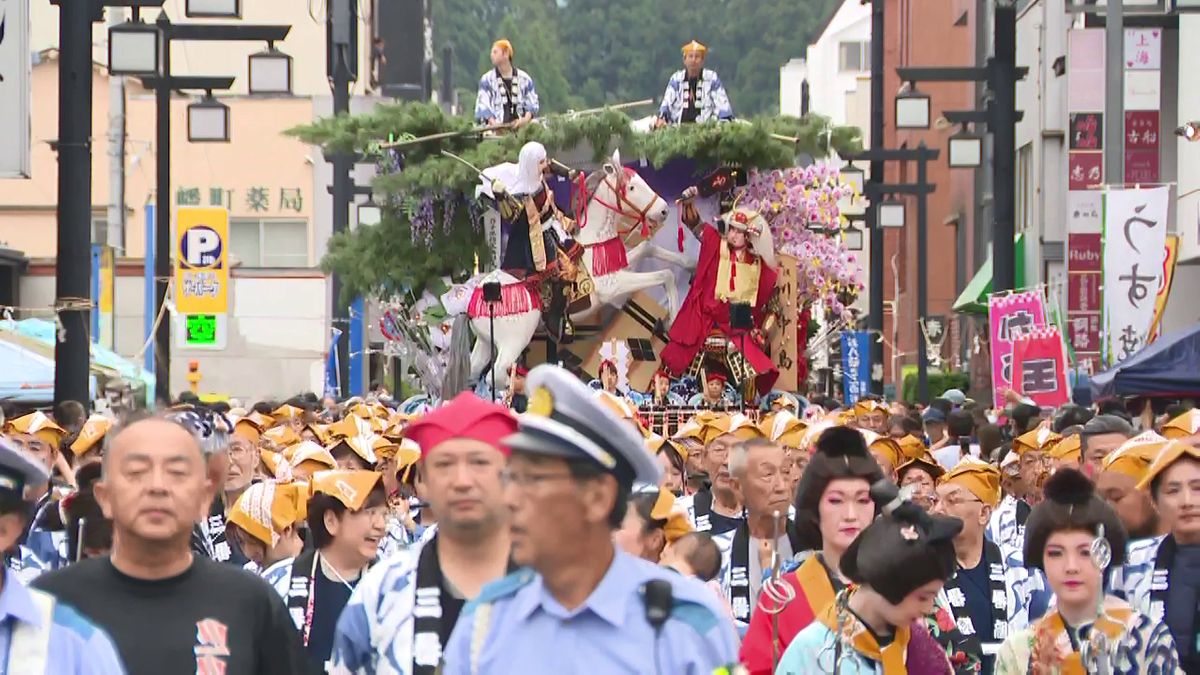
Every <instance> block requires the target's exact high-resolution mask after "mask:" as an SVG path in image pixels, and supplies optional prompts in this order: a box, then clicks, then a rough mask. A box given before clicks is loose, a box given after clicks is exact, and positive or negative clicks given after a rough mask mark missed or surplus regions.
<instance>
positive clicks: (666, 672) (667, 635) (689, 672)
mask: <svg viewBox="0 0 1200 675" xmlns="http://www.w3.org/2000/svg"><path fill="white" fill-rule="evenodd" d="M651 579H666V580H667V581H669V582H670V583H671V588H672V593H673V597H674V609H673V610H672V612H671V616H670V618H669V619H667V621H666V623H665V624H663V626H662V629H661V631H660V633H659V635H658V636H657V637H656V636H655V630H654V628H653V627H651V626H650V624H649V623H648V622H647V621H646V609H645V605H644V604H643V602H642V596H641V588H642V585H643V584H644V583H646V582H647V581H650V580H651ZM480 617H487V629H486V630H487V635H486V637H485V638H484V639H483V642H482V645H481V647H480V649H479V650H478V657H477V658H476V659H474V660H473V659H472V658H471V655H472V649H471V643H472V642H473V641H474V640H475V630H476V629H477V624H480V623H482V621H481V618H480ZM656 656H657V658H656ZM656 662H657V663H656ZM736 662H737V635H736V633H735V632H734V629H733V624H732V623H730V621H729V619H728V618H727V616H726V613H725V612H724V610H722V609H720V608H719V607H718V605H717V598H716V596H715V594H714V593H713V592H712V590H711V589H709V588H708V587H707V586H705V585H704V584H702V583H700V582H699V581H697V580H695V579H691V578H688V577H684V576H681V575H679V574H676V573H674V572H672V571H671V570H668V569H665V568H662V567H659V566H657V565H653V564H651V563H649V562H646V561H644V560H641V559H638V558H634V557H633V556H630V555H629V554H627V553H624V552H622V551H620V550H619V549H618V550H617V551H616V555H615V557H614V558H613V562H612V565H611V566H610V567H609V568H608V572H607V573H606V574H605V575H604V578H603V579H601V580H600V585H599V586H597V587H596V590H594V591H592V594H591V596H589V597H588V599H587V601H586V602H584V604H583V605H581V606H580V607H578V608H576V609H575V610H571V611H568V610H567V609H565V608H563V606H562V605H560V604H559V603H558V602H557V601H556V600H555V599H554V597H553V596H551V595H550V592H549V591H548V590H546V588H545V586H544V585H543V584H542V578H541V576H540V575H538V574H537V573H535V572H533V571H532V570H528V569H526V570H520V571H518V572H514V573H513V574H510V575H509V576H507V577H505V578H503V579H501V580H499V581H497V582H495V583H492V584H489V585H488V586H487V587H485V588H484V590H483V592H482V593H481V594H480V597H479V599H478V600H476V601H474V602H471V603H470V604H468V605H467V606H466V607H465V608H464V609H463V613H462V616H460V617H459V620H458V624H457V625H456V626H455V628H454V634H453V635H451V637H450V644H449V645H447V647H446V650H445V669H444V671H443V673H444V675H470V674H472V673H486V674H487V675H508V674H510V673H511V674H512V675H525V674H526V673H533V672H537V673H555V674H556V675H568V674H570V673H580V674H581V675H582V674H584V673H586V674H587V675H608V674H609V673H612V674H614V675H616V674H618V673H619V674H620V675H627V674H628V673H639V674H641V675H654V673H656V672H657V673H660V674H661V675H710V674H711V673H712V672H713V670H714V669H716V668H719V667H721V666H726V665H730V664H733V663H736Z"/></svg>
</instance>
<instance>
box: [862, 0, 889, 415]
mask: <svg viewBox="0 0 1200 675" xmlns="http://www.w3.org/2000/svg"><path fill="white" fill-rule="evenodd" d="M886 1H887V0H871V133H870V143H871V147H876V146H879V147H882V146H883V118H884V114H883V113H884V111H883V79H884V72H883V46H884V31H885V30H886V24H885V22H884V3H885V2H886ZM870 169H871V180H872V181H876V182H881V181H883V160H877V159H872V160H871V166H870ZM881 215H883V214H882V212H881V211H879V210H878V209H876V208H874V207H872V208H869V209H867V222H866V228H867V232H868V233H869V236H870V237H871V256H870V260H869V270H868V272H869V276H870V279H869V283H870V289H871V297H870V301H869V306H868V307H867V330H869V331H871V332H872V333H874V334H875V335H876V338H875V339H874V340H871V391H872V393H875V394H879V395H882V394H883V342H882V341H881V340H880V339H879V337H880V336H882V335H883V241H884V239H883V228H882V227H881V225H882V223H880V222H879V217H880V216H881ZM876 375H878V377H876Z"/></svg>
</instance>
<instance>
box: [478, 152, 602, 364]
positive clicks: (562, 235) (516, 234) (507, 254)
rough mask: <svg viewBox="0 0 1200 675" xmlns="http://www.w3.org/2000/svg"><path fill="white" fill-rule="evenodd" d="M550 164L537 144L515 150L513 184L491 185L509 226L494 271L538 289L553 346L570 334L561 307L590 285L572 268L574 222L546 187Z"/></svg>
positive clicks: (577, 251) (576, 253)
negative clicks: (504, 245)
mask: <svg viewBox="0 0 1200 675" xmlns="http://www.w3.org/2000/svg"><path fill="white" fill-rule="evenodd" d="M550 170H551V163H550V161H549V160H548V159H547V157H546V148H545V147H544V146H543V145H542V144H541V143H536V142H529V143H526V144H525V145H524V147H522V148H521V154H520V158H519V159H518V161H517V178H516V183H515V184H514V185H511V186H506V185H504V184H503V183H502V182H501V181H498V180H497V181H493V183H492V191H493V193H494V194H495V196H496V202H497V204H498V205H499V207H500V216H501V218H503V219H504V220H505V221H506V222H508V223H511V225H512V229H511V230H510V231H509V236H508V245H507V246H506V247H505V249H504V257H503V258H502V259H501V261H500V269H502V270H504V271H505V272H508V273H509V274H512V275H513V276H515V277H517V278H518V279H523V280H525V282H526V283H527V284H530V285H531V286H540V287H541V288H542V296H543V299H545V300H546V303H545V306H546V310H547V311H546V312H544V314H543V317H544V318H545V321H546V326H547V329H548V330H549V331H550V333H551V335H552V336H553V337H554V338H555V340H556V341H562V339H564V338H567V339H569V338H570V336H571V333H572V329H571V325H570V321H569V319H568V318H567V306H568V304H570V302H573V301H575V300H577V299H579V298H585V297H587V295H588V294H589V293H591V290H592V289H591V280H590V279H588V278H586V276H585V274H586V273H584V272H583V271H582V268H581V267H580V266H579V265H577V264H576V263H577V262H578V261H579V258H580V257H581V256H582V255H583V247H582V246H580V245H579V244H578V243H576V242H575V240H574V239H572V238H571V235H570V232H573V231H574V229H575V222H574V221H573V220H571V219H570V218H568V217H567V216H566V215H564V214H563V213H562V211H560V210H559V209H558V206H557V205H555V203H554V192H553V191H552V190H551V189H550V186H549V185H548V184H547V183H546V178H545V176H546V174H547V173H548V172H550Z"/></svg>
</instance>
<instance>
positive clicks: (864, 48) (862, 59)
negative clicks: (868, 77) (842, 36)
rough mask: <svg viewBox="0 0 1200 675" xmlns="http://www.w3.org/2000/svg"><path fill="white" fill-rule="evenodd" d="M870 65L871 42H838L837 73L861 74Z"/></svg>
mask: <svg viewBox="0 0 1200 675" xmlns="http://www.w3.org/2000/svg"><path fill="white" fill-rule="evenodd" d="M870 63H871V42H870V41H869V40H868V41H865V42H839V43H838V71H839V72H842V73H861V72H865V71H866V70H867V66H869V65H870Z"/></svg>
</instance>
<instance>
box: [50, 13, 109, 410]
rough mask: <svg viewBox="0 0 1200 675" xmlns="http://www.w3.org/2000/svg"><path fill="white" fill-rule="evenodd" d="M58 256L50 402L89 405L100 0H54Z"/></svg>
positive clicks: (88, 406)
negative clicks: (57, 333) (95, 39)
mask: <svg viewBox="0 0 1200 675" xmlns="http://www.w3.org/2000/svg"><path fill="white" fill-rule="evenodd" d="M57 4H58V14H59V26H58V46H59V54H58V141H57V142H56V143H55V144H54V147H55V149H56V150H57V151H58V195H57V196H58V223H57V224H58V232H57V237H56V238H57V243H58V260H57V262H56V264H55V272H54V277H55V291H54V295H55V301H54V306H55V311H56V312H58V320H59V321H60V322H61V324H62V328H63V331H62V332H63V338H62V339H61V340H59V341H58V342H57V343H55V345H54V364H55V367H54V402H55V403H61V402H63V401H79V402H80V403H82V404H83V405H84V407H85V408H90V407H91V396H90V395H89V391H88V380H89V377H88V370H89V365H90V361H91V355H90V344H89V343H90V340H89V338H88V329H89V328H90V327H91V324H92V319H91V309H90V308H89V303H88V298H89V296H90V295H91V286H92V246H91V244H92V139H91V136H92V23H93V22H94V21H97V20H99V17H98V16H96V14H97V10H98V9H99V4H98V3H95V2H91V1H88V2H81V1H79V0H59V1H58V3H57Z"/></svg>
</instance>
